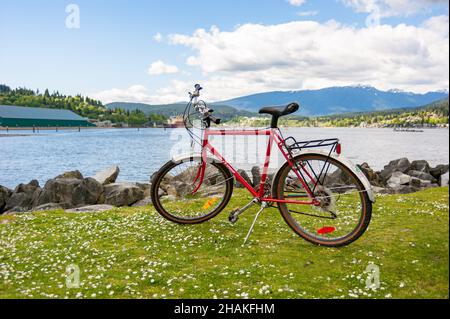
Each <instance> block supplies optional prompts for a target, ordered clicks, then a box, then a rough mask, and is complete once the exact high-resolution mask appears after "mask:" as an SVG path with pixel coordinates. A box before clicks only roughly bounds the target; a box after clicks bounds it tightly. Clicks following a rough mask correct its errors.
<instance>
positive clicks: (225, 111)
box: [106, 86, 448, 119]
mask: <svg viewBox="0 0 450 319" xmlns="http://www.w3.org/2000/svg"><path fill="white" fill-rule="evenodd" d="M445 98H448V92H429V93H425V94H416V93H411V92H402V91H397V90H391V91H380V90H377V89H376V88H374V87H369V86H347V87H330V88H325V89H320V90H303V91H286V92H281V91H278V92H266V93H259V94H253V95H248V96H242V97H238V98H235V99H231V100H227V101H222V102H217V103H211V104H210V105H212V106H211V108H213V109H214V110H215V112H216V115H217V116H219V117H220V116H221V117H222V118H223V119H229V118H232V117H235V116H254V115H255V113H258V111H259V109H260V108H262V107H263V106H268V105H284V104H288V103H291V102H294V101H296V102H299V103H300V105H301V108H300V110H299V111H298V112H297V114H296V115H301V116H321V115H331V114H343V113H354V112H373V111H382V110H390V109H397V108H408V107H417V106H420V105H426V104H429V103H432V102H435V101H438V100H442V99H445ZM106 107H107V108H109V109H117V108H121V109H124V110H130V111H132V110H136V109H138V110H141V111H143V112H144V113H146V114H151V113H156V114H162V115H165V116H172V115H177V114H182V113H183V111H184V108H185V107H186V103H176V104H168V105H149V104H143V103H125V102H116V103H110V104H107V105H106Z"/></svg>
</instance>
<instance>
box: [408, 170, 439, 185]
mask: <svg viewBox="0 0 450 319" xmlns="http://www.w3.org/2000/svg"><path fill="white" fill-rule="evenodd" d="M407 174H408V175H409V176H412V177H416V178H418V179H421V180H424V181H430V182H431V183H437V180H436V179H435V178H434V177H433V176H432V175H430V174H428V173H425V172H420V171H414V170H412V171H408V173H407Z"/></svg>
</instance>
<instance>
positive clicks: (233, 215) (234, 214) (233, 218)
mask: <svg viewBox="0 0 450 319" xmlns="http://www.w3.org/2000/svg"><path fill="white" fill-rule="evenodd" d="M238 212H239V210H238V209H235V210H233V211H232V212H231V213H230V216H228V220H229V221H230V223H232V224H235V223H236V222H237V221H238V219H239V216H238V215H237V213H238Z"/></svg>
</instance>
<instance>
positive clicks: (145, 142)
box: [0, 128, 449, 187]
mask: <svg viewBox="0 0 450 319" xmlns="http://www.w3.org/2000/svg"><path fill="white" fill-rule="evenodd" d="M283 132H284V135H285V137H287V136H289V135H292V136H294V137H295V138H296V139H297V140H299V141H300V140H308V139H321V138H330V137H337V138H340V139H341V141H342V144H343V155H344V156H346V157H348V158H349V159H351V160H352V161H353V162H355V163H362V162H368V163H369V164H370V165H371V166H372V167H374V168H375V169H381V168H382V167H383V166H384V165H385V164H387V163H388V162H389V161H390V160H392V159H396V158H399V157H408V158H409V159H410V160H415V159H425V160H428V161H429V162H430V163H431V164H432V165H436V164H441V163H448V162H449V145H448V143H449V131H448V130H425V132H423V133H406V132H393V131H392V130H391V129H359V128H354V129H350V128H329V129H324V128H290V129H283ZM2 134H5V132H2ZM9 134H11V135H13V134H16V135H17V134H30V135H29V136H14V137H0V150H1V156H0V185H3V186H7V187H15V186H16V185H17V184H18V183H21V182H29V181H30V180H32V179H37V180H38V181H39V182H40V183H41V184H43V183H44V182H45V181H46V180H48V179H50V178H52V177H54V176H57V175H58V174H60V173H61V172H63V171H67V170H75V169H78V170H79V171H81V172H82V173H83V175H85V176H91V175H93V174H95V173H96V172H97V171H98V170H101V169H103V168H106V167H109V166H112V165H119V167H120V169H121V172H120V175H119V180H122V181H148V180H149V177H150V175H151V174H152V173H153V172H155V171H156V170H157V169H158V168H159V167H161V166H162V165H163V164H164V163H165V162H166V161H167V160H168V159H169V158H170V156H171V154H173V153H183V152H185V151H188V150H189V142H188V139H187V138H186V135H185V133H184V130H163V129H140V130H139V131H138V130H137V129H120V130H114V129H105V130H86V131H81V132H77V131H72V132H68V131H60V132H52V131H47V132H46V131H41V132H40V133H39V134H35V135H33V133H30V132H29V131H21V132H17V131H14V132H12V131H10V133H9ZM180 134H181V136H180ZM265 141H266V140H265V139H264V138H260V139H258V140H256V139H255V138H254V137H246V138H243V137H236V138H235V137H227V138H225V139H222V138H221V137H215V138H214V140H213V143H214V145H216V146H217V148H218V150H219V151H220V152H223V153H224V155H225V156H226V157H227V159H228V158H230V161H231V162H234V163H236V166H237V168H241V167H242V168H244V169H248V168H250V167H251V166H252V165H254V164H260V163H261V162H262V161H263V158H264V154H265ZM274 153H275V154H276V152H275V149H274ZM258 154H259V155H258ZM273 160H274V161H273V165H271V166H272V168H274V167H276V166H277V165H280V164H281V163H282V159H281V158H279V159H277V158H276V157H275V156H274V157H273Z"/></svg>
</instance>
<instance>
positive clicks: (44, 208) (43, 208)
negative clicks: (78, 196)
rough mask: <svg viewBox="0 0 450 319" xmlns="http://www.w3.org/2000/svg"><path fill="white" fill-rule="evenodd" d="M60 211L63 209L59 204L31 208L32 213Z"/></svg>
mask: <svg viewBox="0 0 450 319" xmlns="http://www.w3.org/2000/svg"><path fill="white" fill-rule="evenodd" d="M61 209H63V207H62V206H61V205H60V204H57V203H48V204H43V205H40V206H37V207H35V208H33V209H32V210H31V211H32V212H45V211H51V210H61Z"/></svg>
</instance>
